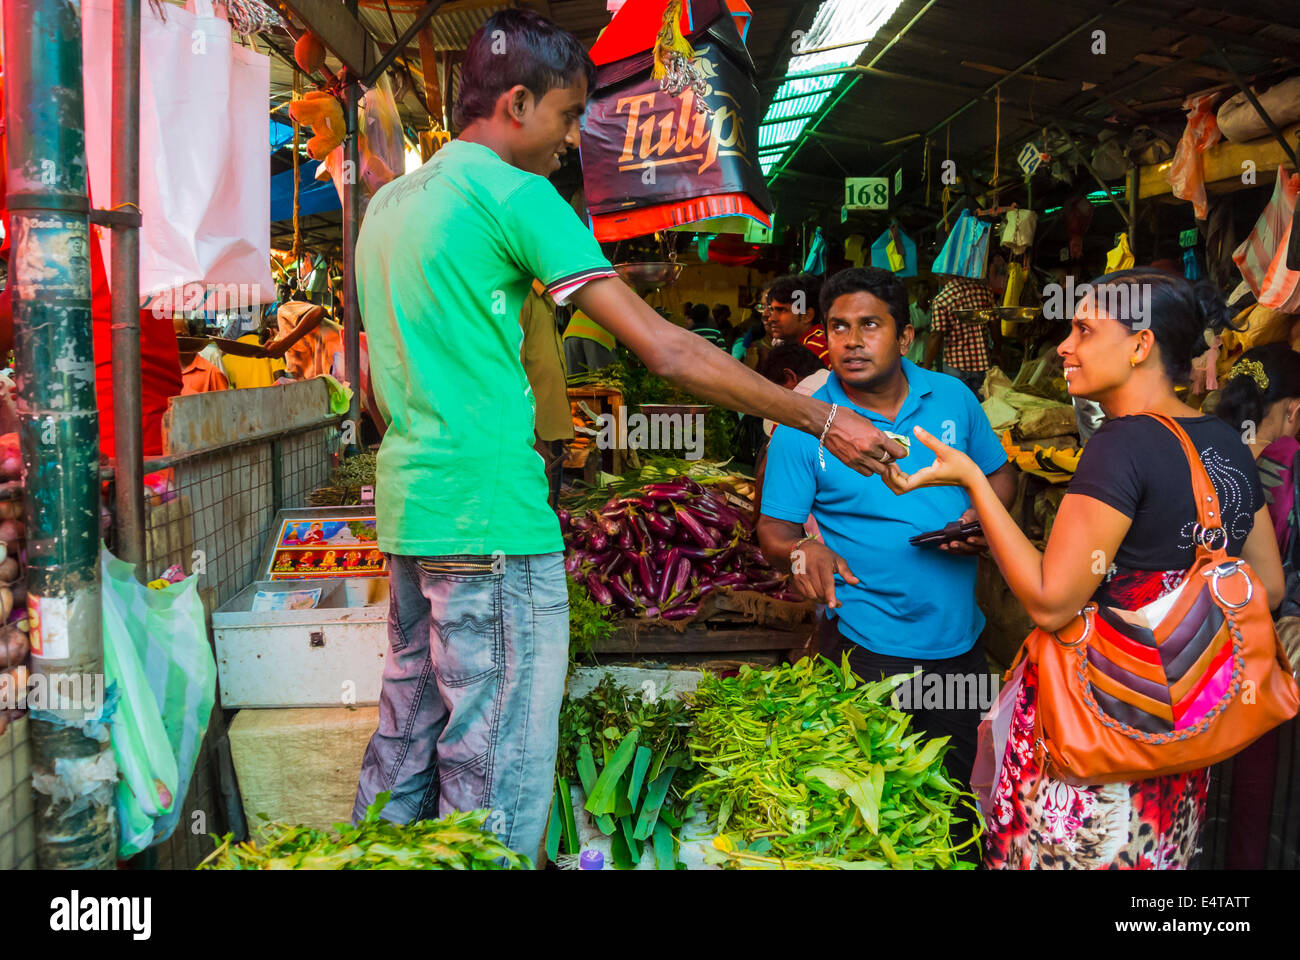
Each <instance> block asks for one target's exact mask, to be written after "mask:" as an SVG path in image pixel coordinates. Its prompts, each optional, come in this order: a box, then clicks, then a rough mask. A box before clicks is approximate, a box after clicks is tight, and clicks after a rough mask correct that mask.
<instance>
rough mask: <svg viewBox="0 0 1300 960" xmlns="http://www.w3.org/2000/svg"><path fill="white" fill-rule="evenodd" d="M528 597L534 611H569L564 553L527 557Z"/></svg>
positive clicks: (547, 612) (548, 612) (546, 612)
mask: <svg viewBox="0 0 1300 960" xmlns="http://www.w3.org/2000/svg"><path fill="white" fill-rule="evenodd" d="M528 588H529V599H530V601H531V604H532V608H533V611H534V612H535V613H544V614H551V613H557V612H563V613H565V614H567V613H568V611H569V586H568V575H567V574H565V572H564V554H562V553H544V554H539V555H537V556H532V557H529V558H528Z"/></svg>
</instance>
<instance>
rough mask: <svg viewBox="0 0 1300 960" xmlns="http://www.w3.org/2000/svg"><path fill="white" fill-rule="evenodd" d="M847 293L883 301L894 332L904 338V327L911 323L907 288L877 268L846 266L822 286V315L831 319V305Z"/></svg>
mask: <svg viewBox="0 0 1300 960" xmlns="http://www.w3.org/2000/svg"><path fill="white" fill-rule="evenodd" d="M846 293H869V294H871V295H872V296H874V297H877V298H878V299H880V300H883V301H884V302H885V306H887V307H889V312H890V314H892V315H893V317H894V333H895V334H896V335H897V336H900V337H901V336H902V335H903V327H905V326H907V324H909V323H911V322H912V315H911V313H910V312H909V310H908V306H907V287H906V286H904V285H903V281H902V280H899V279H898V277H896V276H894V275H893V274H892V273H890V272H889V271H888V270H881V269H880V268H879V267H848V268H847V269H844V270H841V271H840V272H839V273H836V274H832V275H831V277H830V278H829V279H828V280H827V281H826V282H825V283H824V284H822V296H821V316H822V320H823V321H825V320H826V319H827V318H828V317H829V316H830V309H831V304H833V303H834V302H835V300H836V298H837V297H842V296H844V295H845V294H846Z"/></svg>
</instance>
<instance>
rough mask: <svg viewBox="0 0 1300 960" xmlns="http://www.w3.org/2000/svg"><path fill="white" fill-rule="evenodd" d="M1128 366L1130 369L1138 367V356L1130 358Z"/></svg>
mask: <svg viewBox="0 0 1300 960" xmlns="http://www.w3.org/2000/svg"><path fill="white" fill-rule="evenodd" d="M1128 365H1129V366H1130V367H1136V366H1137V365H1138V358H1137V354H1134V355H1133V356H1131V357H1129V358H1128Z"/></svg>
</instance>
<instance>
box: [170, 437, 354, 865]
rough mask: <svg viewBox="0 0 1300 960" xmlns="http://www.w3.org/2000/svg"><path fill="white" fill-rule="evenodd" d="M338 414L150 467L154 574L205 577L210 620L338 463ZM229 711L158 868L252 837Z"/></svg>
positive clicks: (220, 719) (211, 738)
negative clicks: (218, 841) (278, 528)
mask: <svg viewBox="0 0 1300 960" xmlns="http://www.w3.org/2000/svg"><path fill="white" fill-rule="evenodd" d="M337 424H338V418H332V419H329V420H325V421H322V422H320V423H319V424H314V425H312V426H310V427H308V428H302V429H297V430H291V431H285V432H283V433H278V434H274V435H271V436H264V437H258V438H255V439H251V440H248V441H242V442H240V443H235V444H227V445H224V446H219V447H213V448H209V449H205V450H202V451H198V452H196V453H188V454H181V455H178V456H174V457H167V458H162V459H160V460H156V461H151V462H150V463H148V464H147V465H146V469H147V470H148V471H150V472H151V473H154V472H157V473H164V472H169V475H168V474H167V473H164V477H166V480H167V482H166V483H165V484H162V483H159V484H156V485H155V486H156V488H158V489H160V490H161V491H162V492H161V493H158V494H155V495H153V496H152V497H151V498H150V500H151V502H150V503H149V505H148V509H147V519H146V555H147V557H146V568H147V571H148V574H149V576H151V577H156V576H158V575H160V574H161V573H162V572H163V571H164V570H166V569H167V568H168V567H170V566H172V565H173V564H179V565H180V566H181V567H182V568H183V569H184V570H185V572H186V573H198V574H199V594H200V596H201V597H202V599H203V605H204V609H205V611H206V613H207V617H208V631H209V632H208V636H209V639H211V637H212V632H211V615H212V611H214V610H216V609H218V608H219V607H220V606H221V605H222V604H224V603H225V602H226V601H228V600H230V599H231V598H232V597H234V596H235V595H236V594H237V593H239V591H241V590H243V589H244V588H245V587H246V586H248V584H250V583H251V582H252V581H253V580H254V579H256V577H257V564H258V561H259V560H260V558H261V555H262V551H263V549H264V547H265V544H266V540H267V537H268V536H270V534H271V528H272V525H273V522H274V520H275V514H276V512H277V511H278V510H279V509H281V508H282V507H292V506H302V505H304V504H305V503H306V498H307V494H308V493H310V492H311V491H312V490H314V489H315V488H317V487H319V486H322V485H324V484H325V483H326V481H327V480H328V479H329V475H330V472H331V471H332V470H333V468H334V466H335V463H336V459H337V458H336V456H335V451H336V450H337V448H338V437H339V430H338V426H337ZM230 713H231V712H229V711H223V710H222V709H221V707H220V706H217V707H215V708H214V709H213V712H212V719H211V723H210V725H209V727H208V731H207V734H206V736H205V737H204V741H203V745H202V747H201V749H200V751H199V758H198V762H197V764H196V767H195V771H194V775H193V778H192V779H191V781H190V788H189V791H188V793H187V795H186V799H185V807H184V809H183V811H182V815H181V818H180V821H179V823H178V824H177V827H176V830H175V832H174V833H173V834H172V836H171V837H169V838H168V840H167V841H166V842H164V843H162V844H160V845H159V846H158V847H156V848H154V850H153V851H152V852H151V858H152V860H153V862H152V863H149V862H148V861H146V864H145V865H152V866H156V867H158V868H160V869H176V870H187V869H192V868H193V867H194V866H196V865H197V864H198V863H199V862H200V861H202V860H203V858H204V857H206V856H207V855H208V854H209V853H211V852H212V849H213V844H212V841H211V839H209V837H210V835H212V834H221V833H227V832H230V833H234V834H236V835H238V836H244V835H246V832H247V831H246V824H245V823H244V818H243V810H242V807H241V805H240V801H239V793H238V788H237V785H236V783H235V777H234V772H233V771H234V765H233V763H232V762H231V759H230V744H229V740H228V738H227V736H226V726H227V721H228V719H229V714H230Z"/></svg>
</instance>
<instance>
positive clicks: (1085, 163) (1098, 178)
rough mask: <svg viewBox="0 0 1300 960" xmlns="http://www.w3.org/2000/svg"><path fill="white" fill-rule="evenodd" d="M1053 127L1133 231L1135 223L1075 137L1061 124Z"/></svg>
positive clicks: (1054, 124) (1055, 124)
mask: <svg viewBox="0 0 1300 960" xmlns="http://www.w3.org/2000/svg"><path fill="white" fill-rule="evenodd" d="M1052 126H1054V127H1056V129H1057V132H1059V133H1060V134H1061V136H1063V137H1065V139H1066V141H1067V142H1068V143H1069V144H1070V146H1072V147H1074V152H1075V153H1077V154H1078V155H1079V160H1080V161H1081V162H1082V163H1083V166H1084V168H1085V169H1086V170H1087V171H1088V172H1089V173H1090V174H1092V179H1094V180H1096V181H1097V186H1099V187H1101V191H1102V193H1104V194H1106V199H1107V200H1109V201H1110V205H1111V206H1112V207H1114V208H1115V209H1116V210H1118V211H1119V215H1120V217H1121V218H1122V219H1123V221H1124V225H1125V226H1126V227H1128V228H1129V229H1132V227H1133V221H1132V219H1130V217H1129V213H1128V211H1127V210H1125V209H1124V208H1123V207H1121V206H1120V205H1119V201H1118V200H1116V199H1115V195H1114V194H1113V193H1111V192H1110V187H1108V186H1106V181H1105V180H1103V179H1102V178H1101V175H1100V174H1098V173H1097V170H1096V168H1095V167H1094V166H1093V165H1092V161H1091V160H1089V159H1088V155H1087V154H1086V153H1084V152H1083V151H1082V150H1081V149H1079V145H1078V144H1077V143H1075V142H1074V137H1072V136H1070V134H1069V133H1068V132H1067V131H1066V129H1065V127H1063V126H1061V125H1060V124H1059V123H1053V124H1052Z"/></svg>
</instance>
